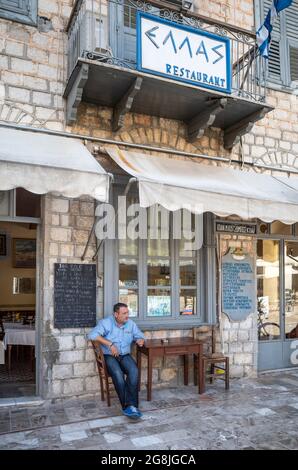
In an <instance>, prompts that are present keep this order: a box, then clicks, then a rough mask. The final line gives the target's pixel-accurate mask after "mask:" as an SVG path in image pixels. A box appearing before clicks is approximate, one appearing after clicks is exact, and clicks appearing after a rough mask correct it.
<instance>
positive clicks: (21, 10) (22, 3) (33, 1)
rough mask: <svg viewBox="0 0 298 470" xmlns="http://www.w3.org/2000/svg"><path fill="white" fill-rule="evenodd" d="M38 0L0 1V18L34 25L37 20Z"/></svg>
mask: <svg viewBox="0 0 298 470" xmlns="http://www.w3.org/2000/svg"><path fill="white" fill-rule="evenodd" d="M37 1H38V0H0V16H1V17H2V18H5V19H8V20H12V21H17V22H20V23H26V24H30V25H35V24H36V20H37Z"/></svg>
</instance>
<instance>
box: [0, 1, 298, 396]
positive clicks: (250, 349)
mask: <svg viewBox="0 0 298 470" xmlns="http://www.w3.org/2000/svg"><path fill="white" fill-rule="evenodd" d="M73 3H74V2H73V0H59V1H58V0H57V1H56V0H39V1H38V16H39V20H38V24H37V26H30V25H26V24H22V23H20V22H16V21H13V20H8V19H6V18H0V121H1V122H2V123H6V124H13V125H17V126H29V127H34V128H40V129H46V130H52V131H62V132H67V133H73V134H80V135H82V136H89V137H94V138H103V139H113V140H115V141H122V142H130V143H135V144H145V145H149V146H157V147H162V148H164V149H165V150H164V154H165V155H167V149H174V150H175V149H176V150H179V151H182V152H186V153H193V154H196V153H198V154H205V155H209V156H221V157H227V158H229V159H230V160H231V163H222V162H221V163H218V162H215V161H209V160H205V159H200V158H198V162H199V163H202V164H209V165H226V166H234V167H239V165H238V164H236V163H235V162H234V161H239V162H242V164H243V165H244V166H245V165H246V163H255V164H259V165H264V166H270V167H273V168H270V169H269V168H268V169H265V168H260V167H256V168H254V169H252V170H251V171H256V172H266V173H268V174H272V172H273V173H274V174H276V175H283V176H284V172H282V173H280V172H279V171H278V170H280V169H283V170H284V169H286V170H287V171H288V173H289V175H290V174H291V173H292V174H291V177H293V178H295V177H296V175H295V171H296V170H297V169H298V93H297V92H295V90H294V89H285V90H281V89H278V86H274V85H273V86H270V85H269V87H268V88H267V97H266V102H267V103H268V104H269V105H271V106H272V107H274V109H273V110H272V111H271V112H270V113H268V114H266V116H265V117H264V118H263V119H261V120H260V121H258V122H257V123H255V125H254V126H253V127H252V129H251V130H250V132H249V133H247V134H245V135H244V136H243V137H242V139H241V142H239V143H237V144H236V145H234V147H233V149H232V150H227V149H225V148H224V145H223V133H222V131H221V130H219V129H217V128H213V127H211V128H209V129H206V130H205V132H204V135H203V136H201V137H200V138H198V139H197V140H195V141H194V142H192V143H189V142H188V141H187V136H186V126H185V124H184V123H183V122H181V121H177V120H169V119H165V118H159V117H156V116H148V115H141V114H133V113H130V112H129V113H127V114H126V115H125V117H124V125H123V127H122V128H121V129H120V130H119V131H117V132H112V129H111V123H112V116H113V110H112V109H111V108H108V107H102V106H98V105H96V104H90V103H85V102H81V103H80V105H79V107H78V112H77V118H76V121H75V122H74V123H72V124H71V125H70V124H67V122H66V102H65V99H64V98H63V93H64V90H65V86H66V83H67V79H68V75H67V61H68V57H67V33H66V27H67V23H68V21H69V18H70V15H71V11H72V7H73ZM254 3H255V2H253V0H225V1H223V2H218V1H216V0H214V1H205V0H202V1H195V2H194V12H198V13H199V14H200V15H203V16H206V17H209V18H211V19H212V20H214V21H215V22H216V21H221V22H224V23H227V24H229V25H234V26H236V27H238V28H242V29H243V30H247V31H248V32H254V31H255V27H256V5H255V4H254ZM0 7H1V2H0ZM87 146H88V148H89V149H90V150H91V152H92V153H93V154H94V156H95V157H96V158H98V160H99V161H103V160H105V159H106V157H105V156H104V155H102V154H101V153H100V147H101V146H100V145H99V144H98V143H96V142H94V143H92V141H90V142H88V143H87ZM158 155H161V156H162V155H163V154H160V153H159V154H158ZM172 157H173V156H172ZM173 158H175V157H173ZM176 158H183V157H182V156H180V157H176ZM185 158H186V157H185ZM232 160H233V162H232ZM0 189H1V188H0ZM94 211H95V202H94V201H93V200H92V199H91V198H80V199H74V200H71V199H67V198H63V197H58V196H53V195H50V194H48V195H46V196H43V197H42V224H41V257H40V276H41V280H40V288H41V289H40V295H41V298H40V306H41V308H40V325H41V331H40V333H41V334H40V346H39V347H40V351H39V354H38V361H39V363H38V368H39V391H38V393H39V394H40V395H41V396H43V397H45V398H56V397H61V396H72V395H80V394H87V393H98V387H99V381H98V377H97V370H96V364H95V361H94V356H93V351H92V350H91V349H90V347H88V345H87V342H86V333H87V332H88V331H89V329H84V328H83V329H62V330H58V329H55V328H54V322H53V318H54V306H53V285H54V284H53V283H54V263H57V262H61V263H64V262H65V263H80V262H81V255H82V253H83V250H84V248H85V245H86V242H87V240H88V236H89V231H90V229H91V227H92V224H93V221H94ZM217 238H218V243H219V247H220V254H221V255H222V254H224V253H225V252H226V251H227V250H228V248H229V247H243V248H244V249H245V251H246V252H249V253H251V254H252V255H253V256H254V257H255V256H256V240H255V237H249V236H241V235H239V236H236V235H227V234H218V235H217ZM95 247H96V242H95V238H93V239H92V240H91V243H90V245H89V248H88V252H87V256H86V258H85V260H84V262H85V263H89V262H91V260H92V256H93V253H94V250H95ZM103 276H104V273H103V252H102V250H101V251H100V253H99V262H98V287H97V314H98V318H101V317H102V316H103V314H104V303H103V288H102V283H101V282H100V278H102V277H103ZM217 316H218V320H219V327H218V335H217V347H218V349H219V350H223V351H224V352H225V353H226V354H228V355H229V357H230V361H231V376H232V377H242V376H246V375H248V376H250V375H255V374H256V373H257V357H258V336H257V327H256V324H257V312H251V315H250V316H249V317H248V318H247V319H246V320H245V321H242V322H231V321H230V320H229V319H228V317H227V316H226V315H225V314H223V313H222V312H218V314H217ZM191 335H192V330H191V329H184V330H177V329H175V328H174V329H171V328H169V329H167V330H165V329H162V330H161V329H156V330H155V331H154V330H150V331H149V330H148V331H147V332H146V336H147V337H153V338H162V337H165V336H167V337H175V336H191ZM182 372H183V371H182V362H181V363H180V359H179V358H178V359H176V358H175V359H172V358H171V359H167V361H166V363H162V361H159V360H157V361H156V363H155V364H154V375H153V380H154V382H155V384H156V385H168V384H171V385H173V384H177V383H180V382H181V380H182ZM145 375H146V374H145V372H144V373H143V378H144V380H145Z"/></svg>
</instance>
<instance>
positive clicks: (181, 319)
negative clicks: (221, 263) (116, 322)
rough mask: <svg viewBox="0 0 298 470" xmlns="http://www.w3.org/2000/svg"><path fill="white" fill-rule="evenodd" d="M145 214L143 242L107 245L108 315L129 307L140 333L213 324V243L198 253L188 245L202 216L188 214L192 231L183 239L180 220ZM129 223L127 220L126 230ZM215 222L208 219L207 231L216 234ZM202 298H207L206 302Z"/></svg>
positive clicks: (156, 210) (157, 212) (152, 211)
mask: <svg viewBox="0 0 298 470" xmlns="http://www.w3.org/2000/svg"><path fill="white" fill-rule="evenodd" d="M121 193H123V191H119V194H121ZM135 202H137V199H136V198H129V199H127V207H129V205H130V204H131V203H135ZM115 206H116V203H115ZM142 210H144V211H145V214H146V216H145V217H146V219H147V221H146V225H145V232H146V233H145V237H143V238H141V237H138V238H137V239H136V240H132V239H131V238H125V239H118V240H106V241H105V245H104V247H105V251H104V276H105V277H104V305H105V315H107V316H108V315H110V314H111V311H112V310H111V309H112V306H113V304H114V303H116V302H118V301H120V302H124V303H126V304H127V305H128V307H129V309H130V316H131V317H134V319H135V320H136V321H137V322H138V323H139V325H140V326H141V327H148V328H150V327H152V328H153V327H154V326H155V327H156V326H162V327H165V328H170V327H173V326H176V327H177V328H179V327H181V326H183V327H184V326H185V327H187V326H189V327H192V326H193V325H197V324H200V323H205V322H208V321H211V317H212V318H213V316H214V315H215V299H214V298H213V297H214V296H215V288H214V285H213V284H215V269H214V266H215V246H214V243H213V246H211V245H212V244H211V243H210V245H209V246H208V247H206V248H204V247H201V248H200V249H198V250H196V249H192V246H187V245H185V243H187V242H189V241H190V238H191V237H190V234H189V233H187V230H191V231H192V233H193V231H194V229H195V222H196V220H195V218H196V217H197V219H198V216H195V215H193V214H189V213H188V217H186V219H187V220H188V225H189V229H187V230H185V224H184V228H183V231H184V232H183V235H184V237H185V238H181V239H179V238H178V237H177V232H176V231H175V230H174V229H173V227H174V226H177V225H175V224H177V219H176V218H175V217H176V214H174V213H172V212H168V211H166V210H165V209H163V208H161V207H158V206H154V207H153V208H148V209H147V210H146V209H142ZM131 220H132V219H130V218H129V217H127V224H129V223H130V222H131ZM212 220H213V219H212V215H211V214H206V216H205V222H204V229H205V224H206V225H208V227H209V230H210V231H211V232H212V234H213V229H212V228H213V225H212ZM165 221H166V222H165ZM206 221H207V223H206ZM178 224H179V219H178ZM207 252H209V255H208V253H207ZM208 256H209V258H208ZM203 259H204V262H203ZM208 260H209V262H208ZM207 270H210V272H209V274H208V273H207ZM211 284H212V286H211ZM208 285H209V289H208V287H207V286H208ZM203 292H207V293H208V294H207V295H208V300H207V299H206V298H205V296H204V295H203Z"/></svg>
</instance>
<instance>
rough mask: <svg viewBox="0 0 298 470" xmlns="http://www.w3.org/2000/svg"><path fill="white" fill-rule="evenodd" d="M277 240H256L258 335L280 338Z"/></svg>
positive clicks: (261, 338)
mask: <svg viewBox="0 0 298 470" xmlns="http://www.w3.org/2000/svg"><path fill="white" fill-rule="evenodd" d="M279 267H280V266H279V241H278V240H258V241H257V290H258V335H259V339H260V340H273V339H279V338H280V313H279V312H280V298H279V283H280V278H279Z"/></svg>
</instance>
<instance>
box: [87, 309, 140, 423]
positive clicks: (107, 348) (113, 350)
mask: <svg viewBox="0 0 298 470" xmlns="http://www.w3.org/2000/svg"><path fill="white" fill-rule="evenodd" d="M88 339H90V340H92V341H99V343H101V345H102V350H103V354H104V357H105V361H106V366H107V369H108V372H109V374H110V376H111V377H112V381H113V384H114V386H115V389H116V392H117V395H118V397H119V400H120V403H121V406H122V410H123V414H124V415H125V416H128V417H129V418H133V419H138V418H140V417H141V416H142V413H141V412H140V411H139V410H138V368H137V365H136V362H135V361H134V359H133V358H132V357H131V355H130V347H131V343H132V342H133V341H135V342H136V343H137V344H138V345H139V346H143V344H144V335H143V333H142V332H141V331H140V330H139V328H138V327H137V325H136V324H135V323H134V322H133V321H132V320H130V319H128V307H127V305H126V304H123V303H117V304H116V305H114V315H112V316H110V317H108V318H104V319H103V320H100V322H99V323H98V324H97V325H96V326H95V327H94V328H93V329H92V330H91V331H90V333H89V335H88ZM125 375H126V379H125Z"/></svg>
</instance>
